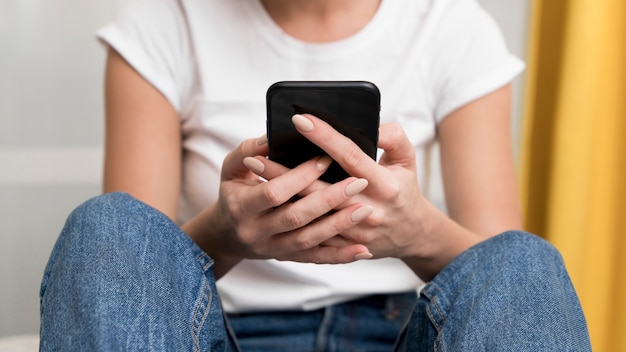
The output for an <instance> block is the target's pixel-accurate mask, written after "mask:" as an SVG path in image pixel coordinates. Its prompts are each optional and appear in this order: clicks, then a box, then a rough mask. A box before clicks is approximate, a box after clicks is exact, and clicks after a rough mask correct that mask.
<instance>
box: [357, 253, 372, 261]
mask: <svg viewBox="0 0 626 352" xmlns="http://www.w3.org/2000/svg"><path fill="white" fill-rule="evenodd" d="M373 256H374V255H373V254H372V253H370V252H365V253H359V254H357V255H355V256H354V260H363V259H372V257H373Z"/></svg>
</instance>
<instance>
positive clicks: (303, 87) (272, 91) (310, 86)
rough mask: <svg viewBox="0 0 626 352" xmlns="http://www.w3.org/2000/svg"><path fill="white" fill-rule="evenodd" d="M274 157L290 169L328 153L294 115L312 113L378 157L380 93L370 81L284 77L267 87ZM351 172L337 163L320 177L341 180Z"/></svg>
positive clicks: (270, 150) (272, 156) (374, 156)
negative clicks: (304, 131)
mask: <svg viewBox="0 0 626 352" xmlns="http://www.w3.org/2000/svg"><path fill="white" fill-rule="evenodd" d="M266 102H267V137H268V142H269V158H270V160H273V161H276V162H278V163H280V164H282V165H284V166H286V167H288V168H294V167H296V166H298V165H299V164H301V163H303V162H305V161H307V160H310V159H312V158H313V157H315V156H321V155H324V154H325V152H324V151H323V150H322V149H321V148H319V147H317V146H316V145H315V144H313V143H311V142H309V140H307V139H306V138H304V137H303V136H302V135H301V134H300V133H299V132H298V131H297V130H296V128H295V127H294V125H293V123H292V122H291V117H292V116H293V115H294V114H303V113H309V114H312V115H315V116H317V117H319V118H320V119H322V120H324V121H326V122H327V123H328V124H330V125H331V126H333V127H334V128H335V129H336V130H337V131H338V132H339V133H341V134H343V135H344V136H347V137H348V138H350V139H351V140H353V141H354V142H355V143H356V144H357V145H358V146H359V147H360V148H361V149H362V150H363V151H364V152H365V153H366V154H367V155H369V156H370V157H371V158H372V159H374V160H376V151H377V145H378V127H379V124H380V92H379V90H378V88H377V87H376V86H375V85H374V84H373V83H371V82H366V81H282V82H277V83H274V84H273V85H271V86H270V87H269V89H268V90H267V96H266ZM348 176H349V175H348V174H347V173H346V172H345V171H344V170H343V169H342V168H341V167H340V166H339V164H338V163H337V162H334V161H333V163H332V164H331V165H330V167H329V168H328V170H327V171H326V172H325V173H324V175H322V176H321V177H320V179H321V180H323V181H326V182H330V183H335V182H338V181H341V180H343V179H345V178H347V177H348Z"/></svg>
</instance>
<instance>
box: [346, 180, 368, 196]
mask: <svg viewBox="0 0 626 352" xmlns="http://www.w3.org/2000/svg"><path fill="white" fill-rule="evenodd" d="M367 185H368V182H367V180H366V179H364V178H360V179H358V180H355V181H352V182H350V183H349V184H348V185H347V186H346V188H345V189H344V190H343V191H344V192H345V193H346V196H348V197H352V196H353V195H355V194H358V193H361V191H362V190H364V189H365V187H367Z"/></svg>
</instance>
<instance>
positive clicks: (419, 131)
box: [42, 0, 586, 351]
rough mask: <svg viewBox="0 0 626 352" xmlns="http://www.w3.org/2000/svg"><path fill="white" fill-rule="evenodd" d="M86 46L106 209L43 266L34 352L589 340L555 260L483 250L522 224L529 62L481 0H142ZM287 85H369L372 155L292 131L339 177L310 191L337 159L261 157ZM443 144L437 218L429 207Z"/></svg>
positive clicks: (501, 245) (530, 240)
mask: <svg viewBox="0 0 626 352" xmlns="http://www.w3.org/2000/svg"><path fill="white" fill-rule="evenodd" d="M99 37H100V39H101V40H102V41H103V42H104V43H106V44H107V45H108V47H109V56H108V60H107V74H106V110H107V111H106V130H107V136H106V162H105V184H104V191H105V193H107V194H108V195H105V196H101V197H98V198H96V199H94V200H91V201H89V202H87V203H86V204H85V205H83V206H81V207H80V208H79V209H77V211H75V212H74V213H73V215H72V216H71V217H70V219H69V220H68V225H67V227H66V229H65V230H64V232H63V233H62V235H61V238H60V240H59V243H58V244H57V247H56V248H55V251H54V252H53V254H52V258H51V261H50V264H49V266H48V269H47V270H46V274H45V276H44V282H43V284H42V349H44V350H45V349H48V348H55V347H56V346H63V347H64V349H71V347H72V346H75V347H76V348H78V347H79V346H80V348H83V349H84V348H88V349H97V348H101V349H103V350H115V349H135V348H136V349H139V348H149V349H156V350H161V349H164V350H189V349H193V350H208V349H210V350H222V349H224V350H229V349H235V348H241V350H242V351H308V350H311V351H313V350H324V351H326V350H328V351H332V350H337V351H348V350H358V351H361V350H364V351H365V350H381V351H384V350H392V349H393V347H394V345H396V348H398V349H415V350H420V349H421V348H431V347H435V348H440V347H441V348H444V349H450V348H452V349H455V348H457V349H463V350H475V349H478V348H481V347H482V348H486V349H490V350H493V349H497V348H512V346H513V347H514V346H515V345H514V344H515V343H518V344H520V346H526V347H528V348H530V349H532V350H540V349H541V348H544V349H545V350H548V349H552V348H553V347H554V345H551V344H553V343H555V344H557V346H559V348H562V347H563V346H565V345H564V343H565V342H563V341H562V340H560V339H552V338H548V337H551V336H553V335H554V334H555V333H556V334H557V335H560V336H562V337H563V339H565V340H568V341H570V342H569V343H571V345H570V346H571V347H572V349H573V350H575V349H577V348H582V349H584V348H585V338H586V329H585V327H584V325H585V324H584V317H582V313H581V311H580V307H579V305H578V301H577V299H576V295H575V293H574V292H573V290H572V288H571V284H570V283H569V279H568V278H567V275H566V273H565V271H564V269H563V267H562V263H561V262H560V258H559V257H558V254H556V253H555V252H554V249H553V248H551V247H550V246H549V245H547V244H546V243H544V242H542V241H540V240H539V239H537V238H535V237H533V236H531V235H526V234H523V233H519V232H509V233H505V234H502V235H499V236H496V237H494V236H495V235H497V234H500V233H502V232H505V231H507V230H511V229H519V228H521V220H520V211H519V206H518V199H517V191H516V188H515V177H514V167H513V158H512V153H511V140H510V125H509V120H510V118H509V110H510V81H511V80H512V79H513V77H514V76H515V75H517V74H518V73H519V71H520V70H521V64H520V62H519V61H518V60H517V59H516V58H514V57H512V56H511V55H510V54H509V53H508V52H507V51H506V47H505V46H504V44H503V42H502V39H501V37H500V34H499V32H498V30H497V28H496V26H495V25H494V23H493V21H492V20H491V19H490V18H489V17H488V16H487V15H486V14H485V13H484V12H483V11H482V10H481V9H480V7H479V6H478V5H477V4H476V3H475V2H473V1H465V2H459V1H453V0H447V1H444V0H438V1H411V0H404V1H383V2H381V1H379V0H367V1H366V0H341V1H338V0H316V1H311V0H297V1H295V0H263V1H249V0H237V1H233V0H230V1H224V0H212V1H179V0H158V1H154V0H152V1H147V0H139V1H134V2H131V3H129V4H128V5H127V6H126V7H125V9H124V10H123V11H122V12H121V14H120V16H119V17H118V19H117V20H116V21H115V22H114V23H113V24H112V25H110V26H108V27H106V28H105V29H103V30H102V31H101V32H100V33H99ZM281 80H368V81H372V82H374V83H375V84H376V85H377V86H379V88H380V90H381V92H382V108H381V121H382V125H381V129H380V141H379V148H381V149H382V150H383V151H384V153H383V154H382V155H381V157H380V160H379V161H378V162H375V161H373V160H371V159H369V158H368V157H367V156H365V155H364V154H363V153H362V152H361V151H360V150H359V149H358V148H357V147H356V146H355V145H354V144H353V143H352V142H350V141H349V140H347V139H345V138H343V137H342V136H341V135H339V134H338V133H337V132H336V131H334V130H333V129H332V128H330V127H329V126H328V125H326V124H325V123H324V122H323V121H321V120H319V119H317V118H316V117H315V116H312V115H296V116H294V118H293V122H294V124H295V126H296V127H297V129H298V130H299V131H300V132H301V133H302V134H303V135H304V136H305V137H306V138H308V139H310V140H311V141H312V142H314V143H315V144H317V145H318V146H320V147H321V148H322V149H323V150H324V151H325V152H326V153H327V154H328V156H330V158H332V159H334V160H336V161H337V162H339V163H340V164H341V165H342V166H343V168H344V169H345V170H346V171H348V173H349V174H350V175H351V177H350V178H347V179H346V180H343V181H341V182H338V183H336V184H333V185H328V184H325V183H322V182H320V181H317V178H318V177H319V176H320V175H321V174H322V173H323V172H324V170H325V169H326V168H327V167H328V164H329V162H330V158H328V157H322V158H316V159H314V160H310V161H308V162H306V163H304V164H302V165H300V166H298V167H296V168H294V169H292V170H287V169H285V168H283V167H281V166H280V165H277V164H275V163H273V162H271V161H269V160H267V159H266V158H265V156H266V155H267V144H266V139H265V138H264V137H260V138H256V139H247V138H250V136H254V135H260V134H262V133H263V131H264V124H265V121H264V116H265V110H264V100H263V99H264V97H265V90H266V89H267V88H268V87H269V85H270V84H272V83H274V82H275V81H281ZM242 141H243V142H242ZM435 141H438V142H439V144H440V147H441V155H442V156H441V165H442V174H443V182H444V185H445V193H446V203H447V214H449V215H447V214H445V213H444V212H442V211H440V210H439V209H437V207H435V206H434V205H433V204H432V203H431V202H430V201H429V200H428V199H427V197H426V196H425V195H424V194H425V192H429V191H430V189H429V179H428V176H427V175H428V173H427V171H428V169H427V168H428V163H427V160H428V158H427V156H428V151H429V148H430V147H431V146H432V145H433V143H434V142H435ZM218 180H219V181H218ZM265 180H267V182H266V181H265ZM420 185H421V187H420ZM113 192H124V193H128V194H130V195H131V196H132V197H130V196H128V195H126V194H120V193H113ZM294 195H299V196H300V199H299V200H298V201H296V202H289V200H290V199H292V197H293V196H294ZM155 209H157V210H158V211H159V212H157V211H156V210H155ZM163 214H164V215H163ZM168 218H169V219H168ZM170 219H171V220H174V221H176V222H177V224H178V225H176V224H175V223H174V222H173V221H171V220H170ZM181 230H182V231H181ZM539 258H541V259H542V260H541V261H539V262H540V263H543V260H545V258H549V259H547V260H545V261H546V262H545V263H543V264H538V263H537V261H538V259H539ZM326 264H343V265H326ZM537 268H540V269H541V275H536V274H537V272H536V271H535V270H536V269H537ZM70 273H71V275H70ZM470 274H471V277H473V280H469V281H468V278H469V277H470ZM537 277H540V279H539V280H538V279H537ZM216 280H219V281H217V291H218V292H219V300H218V299H217V298H218V297H217V291H216V289H215V288H214V286H215V281H216ZM543 280H545V282H544V281H543ZM423 282H429V283H428V285H427V286H426V287H425V288H424V289H423V290H422V291H421V292H422V293H421V294H422V297H421V298H420V300H419V301H418V303H417V305H416V306H415V309H414V308H413V306H414V305H415V302H416V296H415V291H416V289H417V288H418V287H420V286H421V285H423ZM546 282H547V283H549V284H548V285H544V283H546ZM537 284H539V286H540V287H544V288H545V287H550V288H549V289H545V290H544V291H542V292H541V294H540V295H541V296H542V297H544V296H545V297H549V299H548V301H545V302H544V301H542V302H544V303H542V304H536V302H533V301H530V300H529V299H530V296H529V293H528V290H529V289H531V288H532V287H535V285H537ZM68 287H69V288H71V289H69V290H67V288H68ZM64 288H65V289H64ZM494 295H496V297H497V298H498V299H494ZM533 297H535V296H533ZM62 302H65V303H62ZM68 302H73V303H68ZM442 303H445V304H443V305H442ZM553 303H554V304H553ZM222 307H223V310H224V311H225V313H226V319H224V318H223V317H222V316H223V313H222ZM442 307H445V310H444V311H442V314H444V315H443V316H441V317H436V316H433V312H439V311H440V310H441V309H442ZM470 307H471V309H470ZM522 308H523V309H522ZM546 310H550V311H554V315H548V316H547V317H546V316H543V315H540V314H535V313H536V312H539V311H543V312H545V311H546ZM520 311H522V312H523V313H520ZM494 312H495V313H496V314H497V316H498V317H499V318H498V319H496V320H493V319H491V320H489V319H485V317H488V316H490V314H491V313H494ZM505 312H508V313H505ZM511 312H512V313H511ZM498 313H502V314H498ZM509 313H510V314H509ZM552 316H559V317H563V316H565V317H566V318H565V320H566V321H567V322H568V323H567V324H565V325H564V324H562V323H558V324H557V323H555V322H554V318H551V317H552ZM429 317H430V318H429ZM409 319H410V324H409V327H408V329H406V330H404V333H403V334H402V337H401V338H400V339H399V341H398V342H397V343H396V340H398V336H399V334H400V333H401V331H403V327H404V326H405V325H406V324H407V322H408V321H409ZM59 321H63V322H64V324H62V326H60V325H58V324H57V322H59ZM487 321H489V322H488V323H487ZM444 322H445V324H444ZM548 326H550V328H547V327H548ZM503 327H504V328H506V330H505V332H506V335H505V337H504V338H502V337H500V336H496V335H495V334H494V332H495V331H497V329H501V328H503ZM572 327H573V328H572ZM61 329H62V333H61ZM568 329H569V330H568ZM564 331H569V332H567V333H565V332H564ZM572 336H576V338H575V339H572V338H571V337H572ZM542 337H546V338H542ZM74 344H76V345H74Z"/></svg>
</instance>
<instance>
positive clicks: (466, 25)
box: [429, 0, 524, 122]
mask: <svg viewBox="0 0 626 352" xmlns="http://www.w3.org/2000/svg"><path fill="white" fill-rule="evenodd" d="M438 1H440V4H443V3H446V5H441V6H446V7H447V8H445V9H444V10H443V13H444V15H442V16H441V17H440V22H439V23H438V26H437V28H438V31H439V33H438V34H437V35H436V36H434V37H436V38H437V39H436V40H433V41H432V42H431V43H430V48H429V49H430V51H429V52H430V53H431V54H432V55H433V56H431V57H430V67H429V70H430V72H429V76H430V79H431V84H432V85H433V88H434V89H433V94H434V95H435V96H434V97H433V101H434V103H435V106H434V114H435V118H436V120H437V122H440V121H441V120H443V119H444V118H445V117H446V116H448V115H449V114H450V113H451V112H453V111H454V110H456V109H458V108H460V107H461V106H463V105H465V104H467V103H469V102H471V101H473V100H475V99H478V98H480V97H481V96H484V95H486V94H488V93H490V92H492V91H494V90H496V89H498V88H500V87H502V86H504V85H506V84H507V83H509V82H511V81H512V80H513V79H514V78H515V77H516V76H517V75H518V74H519V73H520V72H521V71H523V69H524V63H523V62H522V61H521V60H520V59H519V58H517V57H516V56H514V55H512V54H511V53H510V52H509V50H508V48H507V46H506V43H505V41H504V38H503V36H502V33H501V30H500V28H499V27H498V25H497V24H496V22H495V21H494V19H493V18H492V17H491V16H490V15H489V14H488V13H487V12H486V11H485V10H484V9H483V8H481V7H480V5H479V4H478V3H476V1H475V0H451V1H445V0H444V1H441V0H438Z"/></svg>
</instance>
